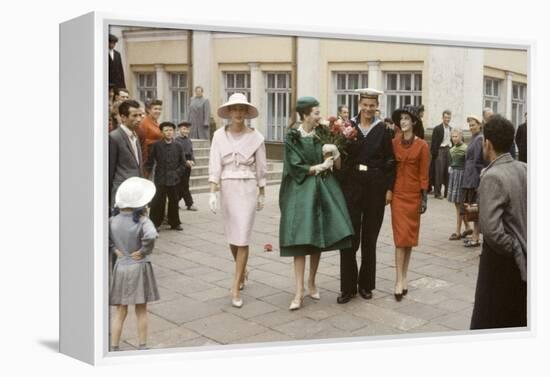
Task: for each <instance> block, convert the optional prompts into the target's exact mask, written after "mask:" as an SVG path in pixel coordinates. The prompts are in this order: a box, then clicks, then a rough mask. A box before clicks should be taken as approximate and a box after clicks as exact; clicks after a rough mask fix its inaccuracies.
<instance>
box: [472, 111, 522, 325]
mask: <svg viewBox="0 0 550 377" xmlns="http://www.w3.org/2000/svg"><path fill="white" fill-rule="evenodd" d="M484 134H485V141H484V143H483V155H484V157H485V159H486V160H487V161H490V163H489V165H488V166H487V168H486V169H484V170H483V173H482V174H481V183H480V185H479V206H480V210H479V215H480V221H479V222H480V228H481V231H482V233H483V248H482V252H481V257H480V260H479V273H478V278H477V285H476V293H475V302H474V310H473V313H472V321H471V324H470V328H471V329H492V328H503V327H524V326H527V165H526V164H525V163H523V162H519V161H514V159H513V158H512V156H510V154H509V153H508V151H509V150H510V145H511V144H512V143H513V141H514V126H513V125H512V123H511V122H510V121H509V120H507V119H506V118H504V117H502V116H500V115H495V116H493V117H492V118H491V119H490V120H489V121H488V122H487V123H486V124H485V129H484Z"/></svg>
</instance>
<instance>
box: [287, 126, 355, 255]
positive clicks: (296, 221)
mask: <svg viewBox="0 0 550 377" xmlns="http://www.w3.org/2000/svg"><path fill="white" fill-rule="evenodd" d="M321 147H322V146H321V143H320V142H319V141H318V140H317V139H315V138H314V137H302V136H301V134H300V133H299V131H298V130H296V129H290V130H289V132H288V133H287V135H286V139H285V148H284V167H283V179H282V182H281V189H280V191H279V208H280V210H281V223H280V226H279V247H280V250H281V256H283V257H284V256H302V255H309V254H312V253H316V252H319V251H328V250H339V249H346V248H351V237H352V235H353V227H352V224H351V219H350V217H349V213H348V209H347V206H346V202H345V199H344V195H343V194H342V190H341V189H340V185H339V184H338V182H337V181H336V179H335V178H334V176H333V174H332V173H331V172H327V173H324V174H320V175H317V176H315V175H308V173H309V168H310V166H312V165H317V164H320V163H322V162H323V152H322V149H321Z"/></svg>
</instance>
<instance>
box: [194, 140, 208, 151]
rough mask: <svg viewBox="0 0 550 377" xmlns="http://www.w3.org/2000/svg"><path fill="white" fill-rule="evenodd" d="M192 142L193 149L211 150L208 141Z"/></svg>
mask: <svg viewBox="0 0 550 377" xmlns="http://www.w3.org/2000/svg"><path fill="white" fill-rule="evenodd" d="M191 142H192V143H193V149H195V148H210V141H208V140H199V139H191Z"/></svg>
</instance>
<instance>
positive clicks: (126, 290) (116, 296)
mask: <svg viewBox="0 0 550 377" xmlns="http://www.w3.org/2000/svg"><path fill="white" fill-rule="evenodd" d="M157 236H158V233H157V230H156V229H155V226H154V225H153V222H152V221H151V220H150V219H149V218H148V217H146V216H142V217H141V218H140V219H139V221H138V222H137V223H135V222H134V220H133V219H132V212H120V213H119V214H118V215H116V216H113V217H111V218H110V219H109V251H110V252H111V253H114V249H115V248H116V249H118V250H119V251H121V252H122V253H123V254H124V256H123V257H121V258H120V257H119V258H117V261H116V263H115V266H114V268H113V273H112V277H111V287H110V290H109V303H110V304H111V305H135V304H145V303H148V302H151V301H157V300H159V299H160V296H159V292H158V288H157V282H156V280H155V275H154V273H153V267H152V266H151V259H150V254H151V253H152V252H153V247H154V245H155V239H156V238H157ZM137 250H140V251H141V253H142V254H143V255H144V257H143V259H140V260H137V261H136V260H133V259H132V258H131V257H130V254H132V253H133V252H135V251H137Z"/></svg>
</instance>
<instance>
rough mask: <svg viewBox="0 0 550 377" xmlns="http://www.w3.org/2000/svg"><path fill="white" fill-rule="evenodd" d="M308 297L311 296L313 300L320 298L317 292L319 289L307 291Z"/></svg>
mask: <svg viewBox="0 0 550 377" xmlns="http://www.w3.org/2000/svg"><path fill="white" fill-rule="evenodd" d="M309 297H311V298H312V299H314V300H320V299H321V294H320V293H319V289H316V290H315V292H312V291H309Z"/></svg>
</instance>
